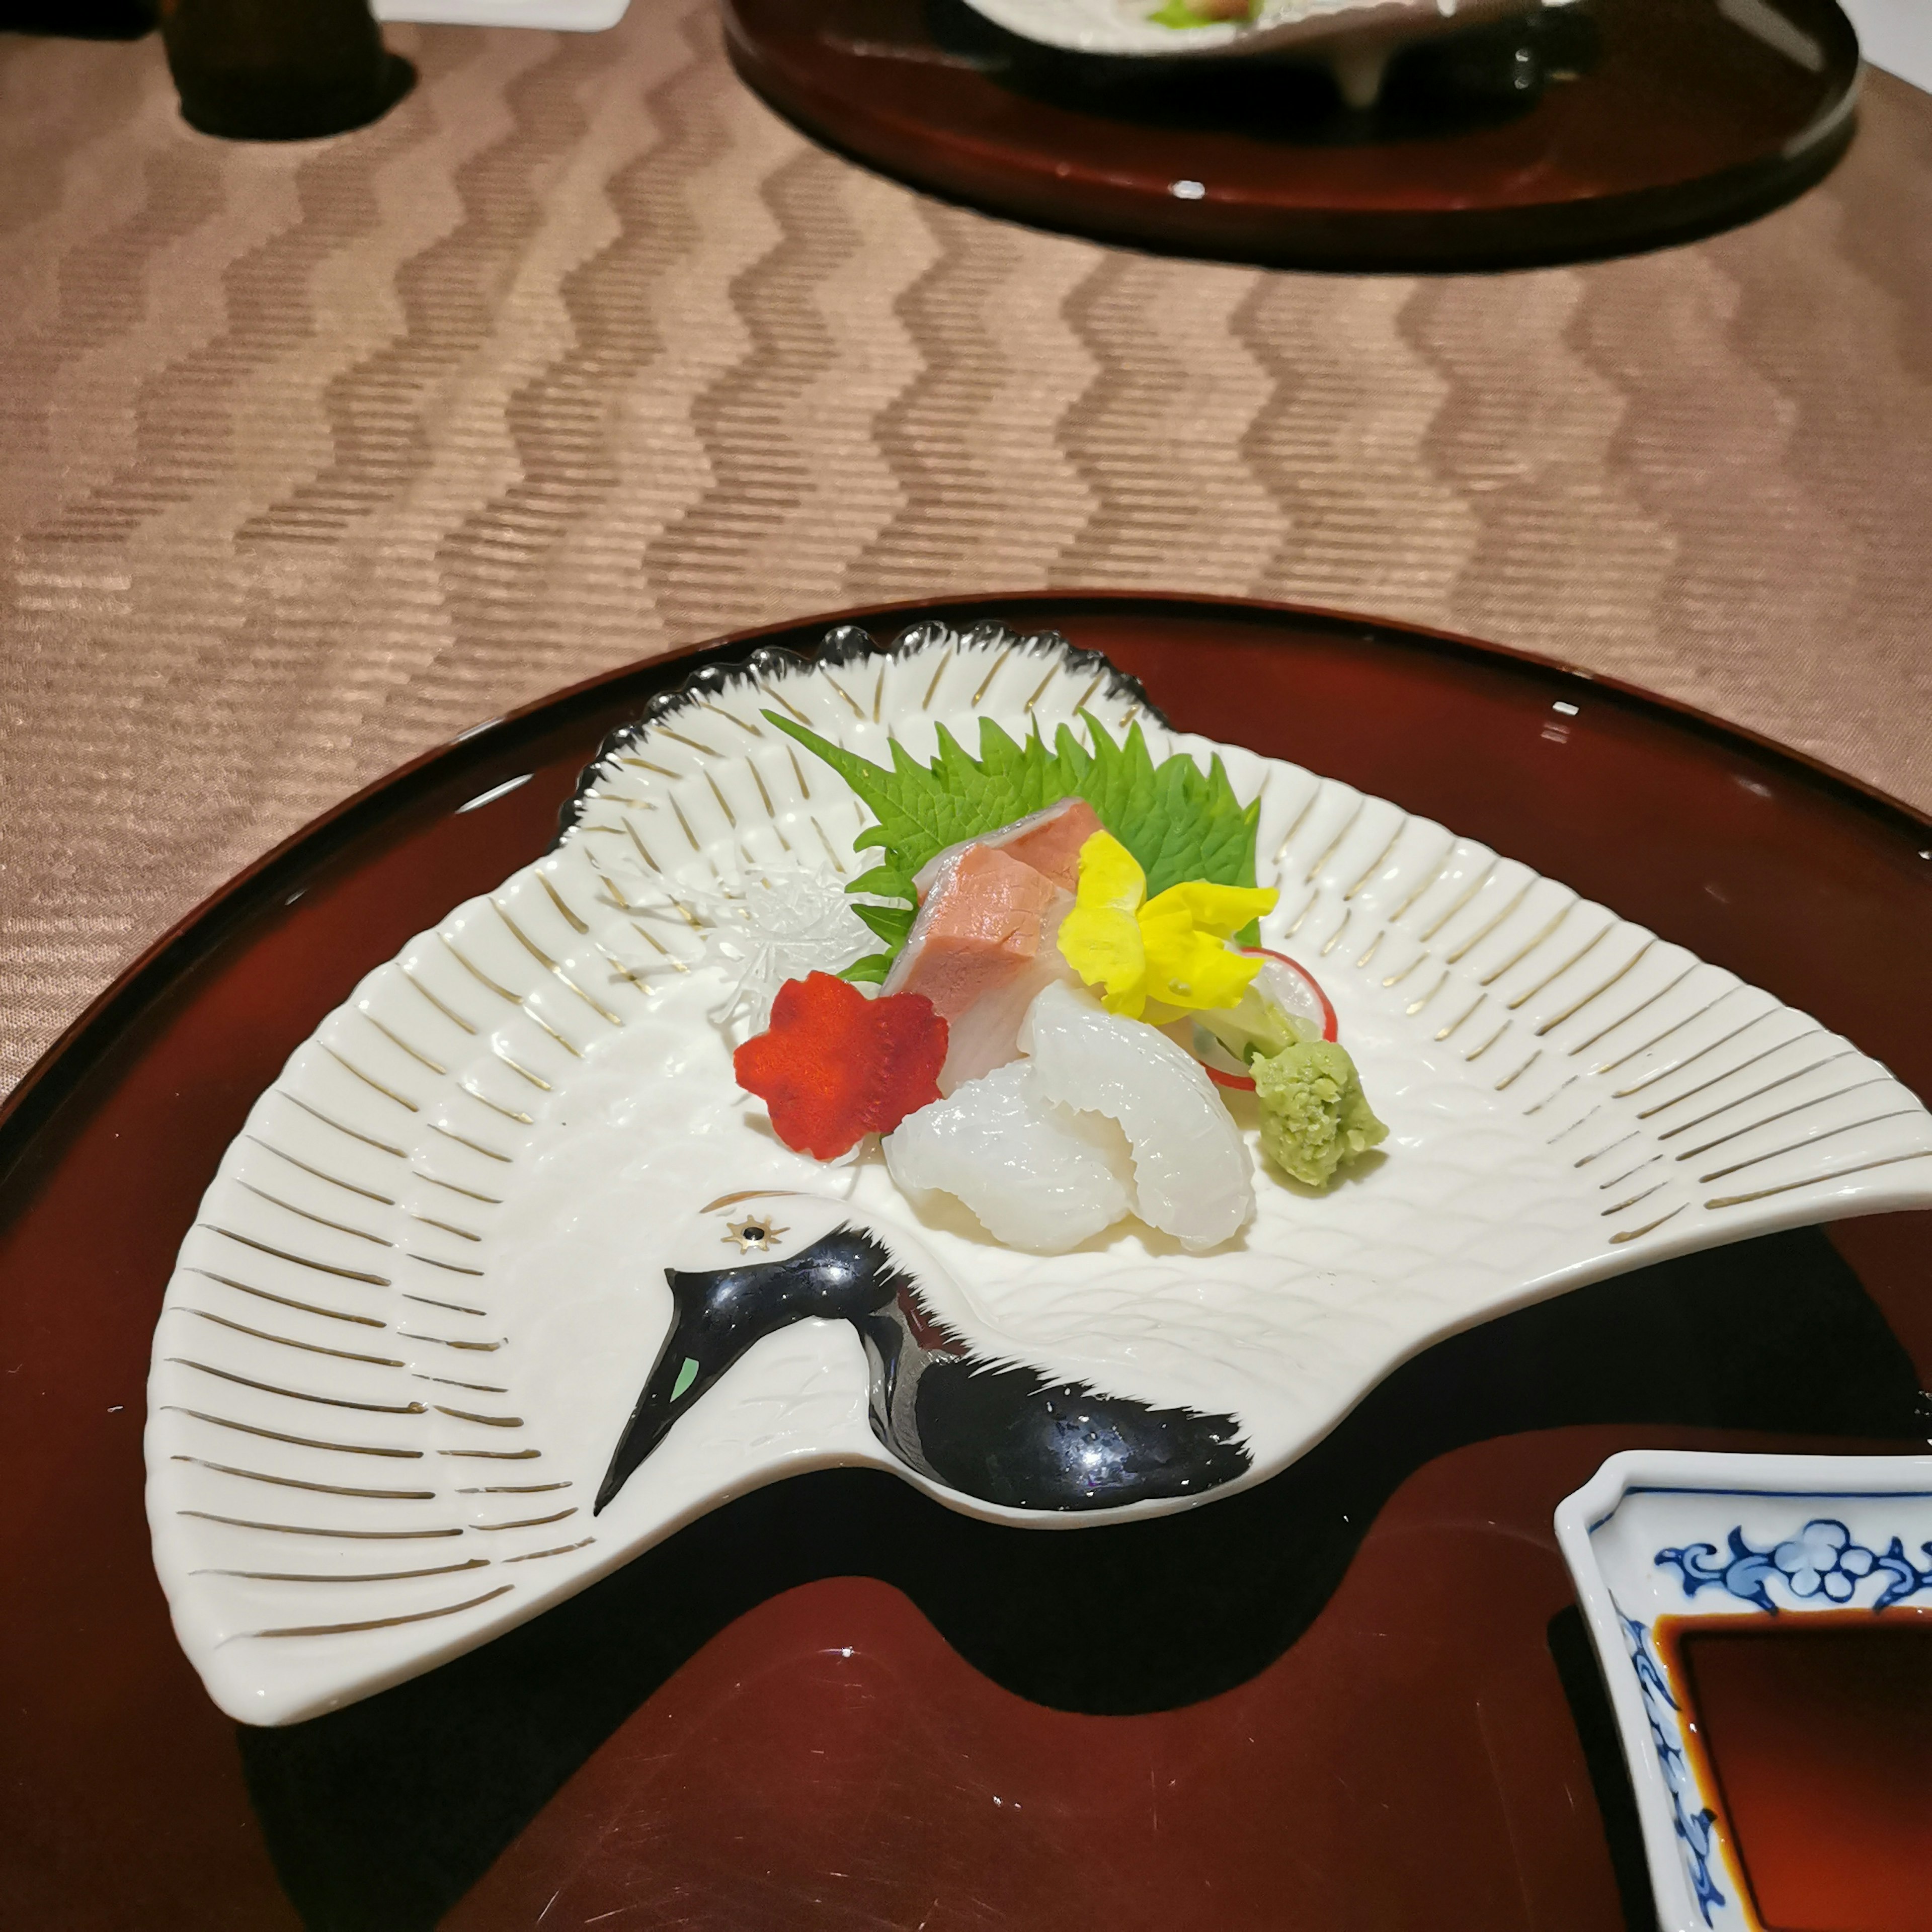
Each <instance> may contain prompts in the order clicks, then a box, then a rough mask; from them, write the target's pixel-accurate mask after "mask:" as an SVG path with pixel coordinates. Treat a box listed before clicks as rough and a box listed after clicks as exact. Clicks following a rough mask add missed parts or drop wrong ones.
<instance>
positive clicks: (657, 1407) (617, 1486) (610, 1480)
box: [591, 1269, 744, 1516]
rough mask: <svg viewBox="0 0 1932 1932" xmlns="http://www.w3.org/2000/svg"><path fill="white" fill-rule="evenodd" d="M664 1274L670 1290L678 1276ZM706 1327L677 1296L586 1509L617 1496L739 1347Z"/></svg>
mask: <svg viewBox="0 0 1932 1932" xmlns="http://www.w3.org/2000/svg"><path fill="white" fill-rule="evenodd" d="M665 1273H666V1274H667V1277H669V1278H670V1283H671V1291H672V1292H673V1295H675V1294H676V1292H677V1286H678V1278H677V1277H676V1274H674V1273H673V1272H672V1271H670V1270H669V1269H667V1270H666V1271H665ZM706 1326H707V1325H706V1323H705V1322H704V1321H703V1316H702V1313H701V1312H700V1311H697V1310H687V1308H686V1307H685V1304H684V1300H683V1298H679V1304H678V1307H677V1312H676V1315H675V1316H673V1319H672V1322H671V1325H670V1334H668V1335H667V1336H666V1337H664V1346H663V1347H662V1348H661V1349H659V1350H658V1358H657V1360H656V1361H655V1362H654V1363H653V1364H652V1366H651V1373H650V1375H649V1379H647V1380H646V1382H645V1384H644V1388H643V1394H641V1395H640V1396H639V1397H637V1407H636V1408H634V1409H632V1410H631V1419H630V1421H628V1423H626V1424H625V1426H624V1433H623V1434H622V1436H619V1438H618V1439H617V1450H616V1454H615V1455H613V1457H611V1458H610V1468H609V1469H607V1471H605V1472H604V1482H603V1487H601V1488H600V1489H599V1490H598V1492H597V1504H596V1508H595V1509H594V1510H592V1512H591V1514H592V1515H593V1516H594V1515H595V1514H598V1512H599V1511H601V1510H602V1509H603V1508H604V1505H605V1504H606V1503H607V1502H610V1499H611V1498H612V1497H613V1496H616V1493H617V1492H618V1491H619V1490H621V1489H622V1487H624V1485H625V1483H627V1482H628V1481H629V1480H630V1478H631V1475H632V1473H633V1472H634V1471H635V1469H637V1465H638V1464H639V1463H641V1462H642V1461H643V1460H644V1458H645V1457H646V1456H648V1455H649V1454H650V1453H651V1451H652V1450H653V1449H655V1448H656V1447H657V1446H658V1444H659V1443H660V1442H662V1441H663V1440H664V1438H665V1437H666V1436H667V1435H669V1434H670V1428H671V1425H672V1424H673V1423H674V1422H676V1421H677V1419H678V1418H679V1416H681V1415H683V1414H684V1413H685V1411H686V1410H687V1409H689V1408H690V1407H691V1405H692V1404H693V1403H695V1402H696V1401H697V1399H698V1398H699V1397H700V1396H701V1395H703V1394H704V1392H705V1391H706V1389H708V1388H710V1386H711V1385H712V1383H713V1382H715V1381H716V1380H717V1379H718V1377H719V1376H721V1375H722V1374H723V1373H724V1371H725V1370H727V1368H729V1367H730V1366H731V1364H732V1363H733V1361H736V1358H737V1357H738V1356H739V1355H740V1354H741V1353H742V1351H743V1346H744V1345H743V1342H742V1340H741V1339H740V1338H739V1337H735V1336H725V1337H720V1336H718V1334H716V1333H715V1331H714V1332H712V1334H709V1335H707V1334H705V1333H704V1332H703V1331H704V1330H705V1328H706ZM721 1340H722V1341H723V1342H724V1343H725V1344H726V1346H724V1348H723V1349H720V1348H719V1346H718V1343H719V1342H720V1341H721Z"/></svg>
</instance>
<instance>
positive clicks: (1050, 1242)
mask: <svg viewBox="0 0 1932 1932" xmlns="http://www.w3.org/2000/svg"><path fill="white" fill-rule="evenodd" d="M884 1146H885V1153H886V1170H887V1172H889V1173H890V1175H892V1180H893V1182H894V1184H895V1185H896V1186H897V1187H899V1188H901V1190H904V1192H905V1193H907V1194H910V1195H913V1196H917V1195H919V1194H922V1193H926V1192H927V1191H928V1190H939V1191H941V1192H943V1193H947V1194H951V1195H955V1196H957V1197H958V1198H959V1199H960V1200H961V1201H963V1202H965V1204H966V1205H967V1206H968V1208H971V1210H972V1211H973V1213H974V1214H975V1215H976V1216H977V1217H978V1218H979V1220H980V1223H981V1225H982V1226H984V1228H985V1229H986V1232H988V1233H989V1235H992V1237H993V1238H994V1239H995V1241H1004V1242H1005V1243H1006V1244H1007V1246H1008V1247H1013V1248H1025V1249H1028V1250H1031V1252H1032V1253H1035V1254H1041V1255H1057V1254H1060V1253H1064V1251H1065V1250H1067V1249H1068V1248H1070V1247H1074V1246H1076V1244H1078V1243H1079V1242H1082V1241H1085V1239H1086V1238H1087V1237H1088V1235H1097V1234H1098V1233H1099V1232H1100V1230H1101V1229H1103V1228H1108V1227H1111V1226H1112V1225H1113V1224H1114V1223H1115V1222H1116V1221H1118V1220H1122V1219H1123V1218H1124V1217H1126V1216H1127V1215H1128V1214H1132V1213H1133V1205H1134V1182H1133V1160H1132V1158H1131V1157H1130V1155H1129V1153H1128V1151H1127V1141H1126V1139H1125V1138H1124V1136H1123V1135H1122V1134H1121V1130H1120V1129H1119V1128H1118V1127H1116V1126H1115V1124H1114V1123H1113V1122H1112V1121H1110V1120H1107V1119H1105V1118H1102V1117H1101V1116H1100V1115H1097V1114H1076V1113H1074V1112H1071V1111H1070V1109H1067V1108H1065V1107H1057V1106H1054V1105H1053V1103H1052V1102H1051V1101H1049V1100H1047V1099H1046V1097H1045V1096H1044V1095H1043V1094H1042V1093H1041V1092H1040V1089H1039V1088H1038V1086H1037V1084H1036V1083H1035V1082H1034V1078H1033V1073H1032V1070H1031V1068H1030V1067H1028V1064H1027V1063H1026V1062H1025V1061H1023V1060H1022V1061H1013V1062H1011V1063H1010V1064H1008V1065H1007V1066H1004V1067H999V1068H998V1069H996V1070H995V1071H994V1072H992V1073H988V1074H986V1075H983V1076H982V1077H981V1078H980V1079H977V1080H968V1081H966V1082H963V1083H962V1085H960V1086H959V1087H958V1088H955V1089H954V1091H953V1093H952V1094H951V1095H950V1097H947V1099H945V1100H935V1102H934V1103H932V1106H929V1107H922V1108H921V1109H919V1112H917V1113H916V1114H913V1115H908V1116H907V1118H905V1119H904V1120H903V1121H901V1122H900V1123H899V1124H898V1127H896V1128H895V1130H893V1131H892V1133H889V1134H888V1135H886V1137H885V1142H884Z"/></svg>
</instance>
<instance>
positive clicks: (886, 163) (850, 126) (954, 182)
mask: <svg viewBox="0 0 1932 1932" xmlns="http://www.w3.org/2000/svg"><path fill="white" fill-rule="evenodd" d="M744 5H745V0H723V5H722V7H721V20H722V23H723V26H724V40H725V47H726V51H727V53H728V54H729V55H730V60H731V64H732V65H733V68H734V69H735V70H736V72H737V74H738V76H739V79H740V80H742V81H743V82H744V83H745V85H746V86H748V87H750V88H751V90H752V92H754V93H755V94H757V95H758V97H759V98H760V99H761V100H762V101H764V102H765V104H766V105H767V106H768V107H770V108H771V109H772V110H773V112H775V113H777V114H778V115H779V116H780V117H781V118H783V119H784V120H786V121H789V122H790V123H791V124H793V126H794V127H797V128H798V129H799V130H801V131H802V133H805V136H807V137H808V139H811V140H813V141H815V142H818V143H819V144H820V145H821V146H823V147H826V148H829V149H830V150H831V151H832V152H833V153H835V154H840V155H842V156H843V157H844V158H845V159H846V160H849V161H851V162H853V163H854V164H855V165H856V166H859V167H862V168H864V169H866V170H867V171H868V172H871V173H874V174H877V175H880V176H882V177H883V178H885V179H887V180H889V181H895V182H896V183H898V184H900V185H901V186H902V187H910V189H912V190H913V191H914V192H915V193H919V194H922V195H926V196H931V197H932V198H934V199H937V200H939V201H941V202H946V203H947V204H949V205H954V206H958V207H962V208H971V209H974V210H976V211H979V212H980V213H983V214H991V215H992V216H994V217H995V218H997V219H998V220H1004V221H1018V222H1020V223H1023V224H1025V225H1027V226H1034V227H1037V228H1040V229H1043V230H1046V231H1047V232H1049V233H1058V234H1063V235H1069V236H1075V237H1077V238H1079V239H1085V240H1088V241H1099V242H1102V243H1103V244H1106V245H1109V246H1113V247H1124V248H1133V249H1136V250H1137V251H1142V252H1145V253H1147V254H1154V255H1176V256H1181V257H1195V258H1199V259H1202V260H1208V261H1217V262H1233V263H1259V264H1261V265H1262V266H1274V267H1286V268H1292V269H1302V270H1306V271H1312V272H1318V273H1322V272H1343V273H1364V274H1395V275H1404V274H1406V275H1418V274H1421V275H1428V274H1433V273H1469V272H1477V273H1480V272H1486V271H1497V270H1508V269H1531V268H1540V267H1547V266H1562V265H1567V264H1571V263H1583V262H1592V261H1600V260H1610V259H1616V258H1619V257H1623V256H1627V255H1641V254H1653V253H1655V252H1656V251H1658V250H1659V249H1662V248H1676V247H1679V246H1681V245H1684V244H1686V243H1688V242H1696V241H1699V240H1701V239H1703V238H1705V237H1706V236H1711V235H1714V234H1721V233H1725V232H1726V231H1727V230H1729V229H1734V228H1737V227H1741V226H1745V225H1746V224H1747V223H1750V222H1752V221H1755V220H1759V219H1760V217H1763V216H1764V215H1766V214H1770V213H1772V212H1773V211H1775V210H1776V209H1778V208H1781V207H1784V206H1785V205H1787V204H1788V203H1790V202H1793V201H1796V199H1799V197H1800V196H1802V195H1805V194H1806V193H1809V192H1810V191H1811V189H1813V188H1814V187H1817V185H1818V184H1819V183H1820V181H1823V180H1824V179H1825V178H1826V176H1827V175H1829V174H1830V173H1831V172H1832V169H1835V167H1836V166H1838V163H1839V162H1840V161H1841V160H1842V159H1843V157H1844V155H1845V153H1846V151H1847V150H1848V149H1849V147H1850V145H1851V143H1852V139H1853V137H1854V136H1855V133H1856V131H1857V124H1858V102H1859V101H1860V99H1861V95H1862V93H1863V90H1864V65H1865V64H1864V59H1863V56H1862V53H1861V47H1860V43H1859V41H1858V30H1857V28H1856V26H1855V23H1853V22H1852V19H1851V17H1850V16H1849V14H1848V13H1846V10H1845V8H1844V7H1843V5H1842V4H1841V0H1826V5H1828V6H1829V9H1830V12H1831V13H1832V16H1833V17H1834V18H1833V19H1832V22H1831V26H1832V31H1833V33H1834V35H1835V37H1837V39H1838V43H1839V46H1838V51H1839V53H1840V55H1841V59H1842V61H1843V69H1842V71H1843V74H1844V77H1845V78H1844V83H1843V88H1842V90H1841V92H1840V94H1839V95H1838V98H1837V99H1836V100H1835V101H1833V102H1832V104H1831V105H1830V106H1829V108H1827V109H1826V110H1823V112H1822V113H1820V115H1819V116H1818V118H1817V119H1816V120H1815V121H1813V122H1812V123H1811V125H1810V126H1808V127H1807V128H1805V129H1804V130H1801V132H1800V133H1799V134H1798V135H1796V136H1794V137H1793V138H1792V139H1790V140H1789V141H1787V142H1786V143H1785V144H1784V147H1783V148H1781V150H1780V151H1779V154H1778V157H1777V163H1778V171H1777V172H1772V173H1770V174H1768V175H1767V173H1766V169H1767V168H1768V167H1770V166H1772V163H1770V162H1769V160H1765V159H1762V158H1761V159H1760V160H1745V161H1741V162H1735V163H1731V164H1729V165H1727V166H1724V167H1721V168H1718V169H1715V171H1713V172H1711V173H1709V174H1707V175H1702V176H1699V177H1697V178H1696V179H1695V181H1694V183H1693V184H1692V187H1691V191H1688V198H1686V197H1687V190H1686V188H1685V184H1684V183H1682V182H1681V181H1680V182H1667V183H1653V184H1651V185H1649V186H1648V187H1634V188H1623V189H1619V190H1615V191H1613V192H1611V193H1596V194H1588V195H1583V196H1577V197H1574V198H1571V199H1568V200H1565V201H1560V202H1553V203H1551V202H1532V203H1529V204H1526V205H1523V206H1517V205H1505V206H1501V207H1493V206H1484V207H1460V208H1431V209H1427V210H1423V211H1418V210H1415V209H1411V208H1380V207H1376V208H1364V207H1349V208H1337V207H1334V206H1322V207H1319V208H1294V209H1292V210H1290V211H1280V210H1277V211H1276V214H1277V218H1276V220H1275V221H1274V223H1273V224H1272V225H1271V226H1270V227H1269V229H1268V231H1267V232H1266V233H1250V232H1248V231H1247V228H1246V226H1245V224H1242V225H1241V226H1238V228H1235V229H1230V228H1229V227H1228V226H1226V224H1225V223H1217V224H1216V225H1215V226H1213V227H1211V228H1209V229H1206V230H1204V229H1202V213H1203V211H1204V209H1205V208H1213V207H1214V205H1216V204H1215V202H1214V201H1210V202H1207V203H1203V202H1194V201H1190V202H1187V203H1185V204H1184V205H1186V206H1187V207H1188V208H1191V209H1193V211H1194V212H1193V214H1192V215H1191V216H1190V217H1189V220H1188V223H1187V226H1186V228H1185V229H1181V228H1178V227H1176V226H1174V225H1173V224H1172V223H1169V222H1167V221H1165V220H1163V219H1162V218H1161V217H1162V214H1163V212H1166V213H1169V214H1171V213H1172V205H1171V204H1170V203H1169V202H1166V201H1165V200H1163V199H1162V198H1161V197H1160V196H1159V195H1156V196H1154V197H1153V199H1151V200H1148V199H1146V198H1145V196H1142V195H1141V194H1140V193H1139V191H1138V190H1136V189H1135V188H1133V187H1123V186H1122V185H1121V184H1120V183H1119V182H1118V181H1115V180H1114V179H1113V178H1111V177H1110V176H1109V175H1107V174H1106V172H1104V171H1096V170H1095V169H1094V168H1093V167H1092V166H1091V165H1089V164H1088V163H1085V162H1082V161H1078V160H1076V161H1073V162H1068V161H1067V160H1065V158H1064V157H1062V158H1061V161H1060V162H1059V163H1058V164H1053V165H1050V164H1049V157H1043V158H1041V159H1040V160H1038V161H1037V162H1036V161H1035V160H1032V159H1030V158H1029V157H1026V156H1025V155H1023V154H1016V153H1015V152H1014V151H1012V150H1010V148H1004V147H1001V146H999V145H998V144H996V143H995V144H989V142H988V141H987V140H986V139H985V138H984V137H983V136H978V135H975V134H974V133H970V132H968V133H960V134H958V135H956V136H954V137H953V138H952V139H950V141H944V142H942V141H940V140H938V139H930V140H927V141H926V142H925V148H924V149H923V151H922V157H921V158H920V160H918V161H916V162H908V161H907V159H906V150H905V148H904V145H903V142H899V143H898V145H895V142H894V137H895V136H902V135H905V134H907V133H908V132H910V135H911V136H912V138H913V139H922V138H923V137H922V136H919V131H918V128H917V126H916V123H915V122H914V121H912V120H910V119H909V118H907V116H906V115H894V114H893V113H892V112H891V110H889V109H888V110H873V111H872V112H871V114H870V115H869V118H868V117H866V116H863V115H862V116H860V117H859V118H857V119H856V120H855V119H854V118H853V116H852V115H850V113H846V112H844V111H843V110H844V107H845V97H844V95H841V94H838V93H835V92H832V91H831V90H830V89H828V88H826V86H823V85H822V84H821V83H820V81H819V80H818V79H817V77H816V76H814V75H811V74H800V73H798V72H796V71H794V70H793V68H792V67H790V66H789V65H787V64H786V63H785V62H784V61H782V60H781V59H780V58H778V56H777V55H775V53H774V52H772V49H771V46H769V44H768V39H767V37H765V36H762V35H760V34H757V33H754V31H753V30H752V28H751V26H749V24H748V23H747V21H746V20H745V16H744V11H743V7H744ZM1000 31H1003V32H1004V31H1007V30H1006V29H1004V28H1001V30H1000ZM1031 44H1039V43H1031ZM1060 52H1061V53H1062V54H1063V55H1064V54H1065V53H1066V50H1065V49H1061V50H1060ZM1070 57H1071V58H1109V57H1106V56H1099V55H1093V56H1088V55H1072V56H1070ZM1204 57H1205V56H1204ZM1120 58H1127V57H1126V56H1121V57H1120ZM1828 65H1829V62H1828ZM835 109H836V110H840V111H838V112H836V113H835V112H832V110H835ZM855 129H856V130H859V131H858V132H856V133H855V132H854V131H853V130H855ZM868 136H883V137H884V138H883V139H879V138H868ZM926 154H938V155H940V156H941V157H942V164H941V166H938V167H936V168H935V167H932V166H927V165H926V164H925V156H926ZM957 156H968V157H971V158H973V159H974V160H978V161H980V162H982V163H985V162H986V160H987V158H988V157H989V156H992V157H994V159H995V161H996V163H997V165H998V174H999V178H1000V181H1001V186H1000V187H998V189H997V190H995V189H992V188H989V187H988V185H987V183H986V179H985V178H983V177H982V178H977V179H974V178H967V177H966V176H964V175H962V174H961V172H960V170H959V168H958V167H957V166H950V165H947V164H946V162H947V158H948V157H957ZM1070 179H1077V180H1079V181H1081V182H1082V186H1083V187H1084V188H1085V191H1086V192H1087V193H1088V196H1090V197H1095V198H1094V199H1089V200H1088V202H1087V203H1086V204H1085V205H1082V206H1079V207H1076V208H1067V207H1066V206H1065V205H1064V204H1063V203H1062V202H1061V200H1060V199H1059V196H1058V190H1061V189H1064V187H1066V185H1067V181H1068V180H1070ZM1009 185H1010V186H1011V187H1013V189H1015V190H1016V192H1007V187H1008V186H1009ZM1043 197H1045V199H1043ZM1220 199H1223V200H1224V201H1225V202H1226V205H1228V206H1229V207H1230V208H1232V207H1235V206H1237V205H1238V204H1239V200H1240V198H1239V197H1237V196H1226V197H1221V198H1220ZM1680 201H1681V202H1682V205H1679V202H1680ZM1553 209H1560V210H1561V211H1562V212H1563V214H1565V217H1568V219H1567V221H1566V222H1565V224H1564V225H1563V226H1562V229H1561V230H1560V232H1555V233H1544V232H1543V231H1542V229H1541V228H1540V227H1539V226H1538V221H1537V217H1538V216H1539V215H1543V216H1547V215H1548V214H1550V212H1551V211H1552V210H1553ZM1660 211H1661V212H1660ZM1653 214H1655V220H1652V216H1653ZM1284 223H1286V228H1285V229H1284V228H1283V224H1284ZM1337 229H1341V230H1342V231H1343V233H1341V235H1340V239H1337V233H1336V231H1337Z"/></svg>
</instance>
